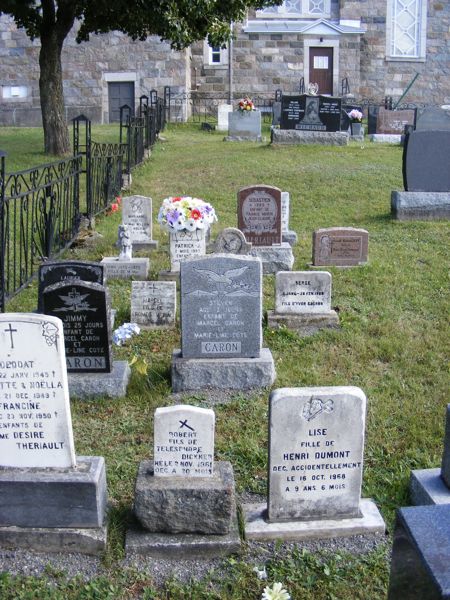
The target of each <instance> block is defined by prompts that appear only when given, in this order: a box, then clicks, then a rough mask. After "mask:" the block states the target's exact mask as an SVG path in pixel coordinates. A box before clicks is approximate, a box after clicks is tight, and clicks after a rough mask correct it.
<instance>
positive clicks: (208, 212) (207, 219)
mask: <svg viewBox="0 0 450 600" xmlns="http://www.w3.org/2000/svg"><path fill="white" fill-rule="evenodd" d="M214 221H217V217H216V212H215V210H214V208H213V207H212V206H211V204H209V203H208V202H205V201H204V200H201V199H200V198H192V197H191V196H170V197H169V198H165V199H164V200H163V203H162V205H161V208H160V209H159V214H158V223H159V224H160V225H161V226H162V227H164V228H165V229H166V230H167V231H169V232H172V231H183V230H186V231H195V230H196V229H205V228H207V227H209V226H210V225H211V223H213V222H214Z"/></svg>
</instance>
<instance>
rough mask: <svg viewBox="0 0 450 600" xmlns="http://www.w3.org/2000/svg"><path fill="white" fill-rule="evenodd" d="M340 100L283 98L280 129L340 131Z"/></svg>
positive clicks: (311, 97) (312, 97)
mask: <svg viewBox="0 0 450 600" xmlns="http://www.w3.org/2000/svg"><path fill="white" fill-rule="evenodd" d="M341 105H342V100H341V98H332V97H331V96H309V95H307V94H302V95H301V96H283V98H282V99H281V120H280V128H281V129H297V130H304V131H340V128H341Z"/></svg>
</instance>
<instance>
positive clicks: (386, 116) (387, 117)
mask: <svg viewBox="0 0 450 600" xmlns="http://www.w3.org/2000/svg"><path fill="white" fill-rule="evenodd" d="M405 125H414V109H411V108H406V109H403V110H387V109H386V108H383V107H382V106H380V110H379V111H378V115H377V133H387V134H397V135H401V134H402V133H403V132H404V129H405Z"/></svg>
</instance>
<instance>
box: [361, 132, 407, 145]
mask: <svg viewBox="0 0 450 600" xmlns="http://www.w3.org/2000/svg"><path fill="white" fill-rule="evenodd" d="M369 140H370V141H371V142H375V143H378V144H395V145H397V146H398V145H399V144H400V143H401V141H402V135H401V134H396V133H371V134H370V135H369Z"/></svg>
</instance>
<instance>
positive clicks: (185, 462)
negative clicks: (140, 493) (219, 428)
mask: <svg viewBox="0 0 450 600" xmlns="http://www.w3.org/2000/svg"><path fill="white" fill-rule="evenodd" d="M214 422H215V415H214V411H213V410H211V409H210V408H197V407H196V406H183V405H179V406H169V407H163V408H157V409H156V411H155V426H154V444H153V447H154V453H153V461H154V462H153V465H154V472H155V477H174V476H179V477H211V476H212V475H213V472H214Z"/></svg>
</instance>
